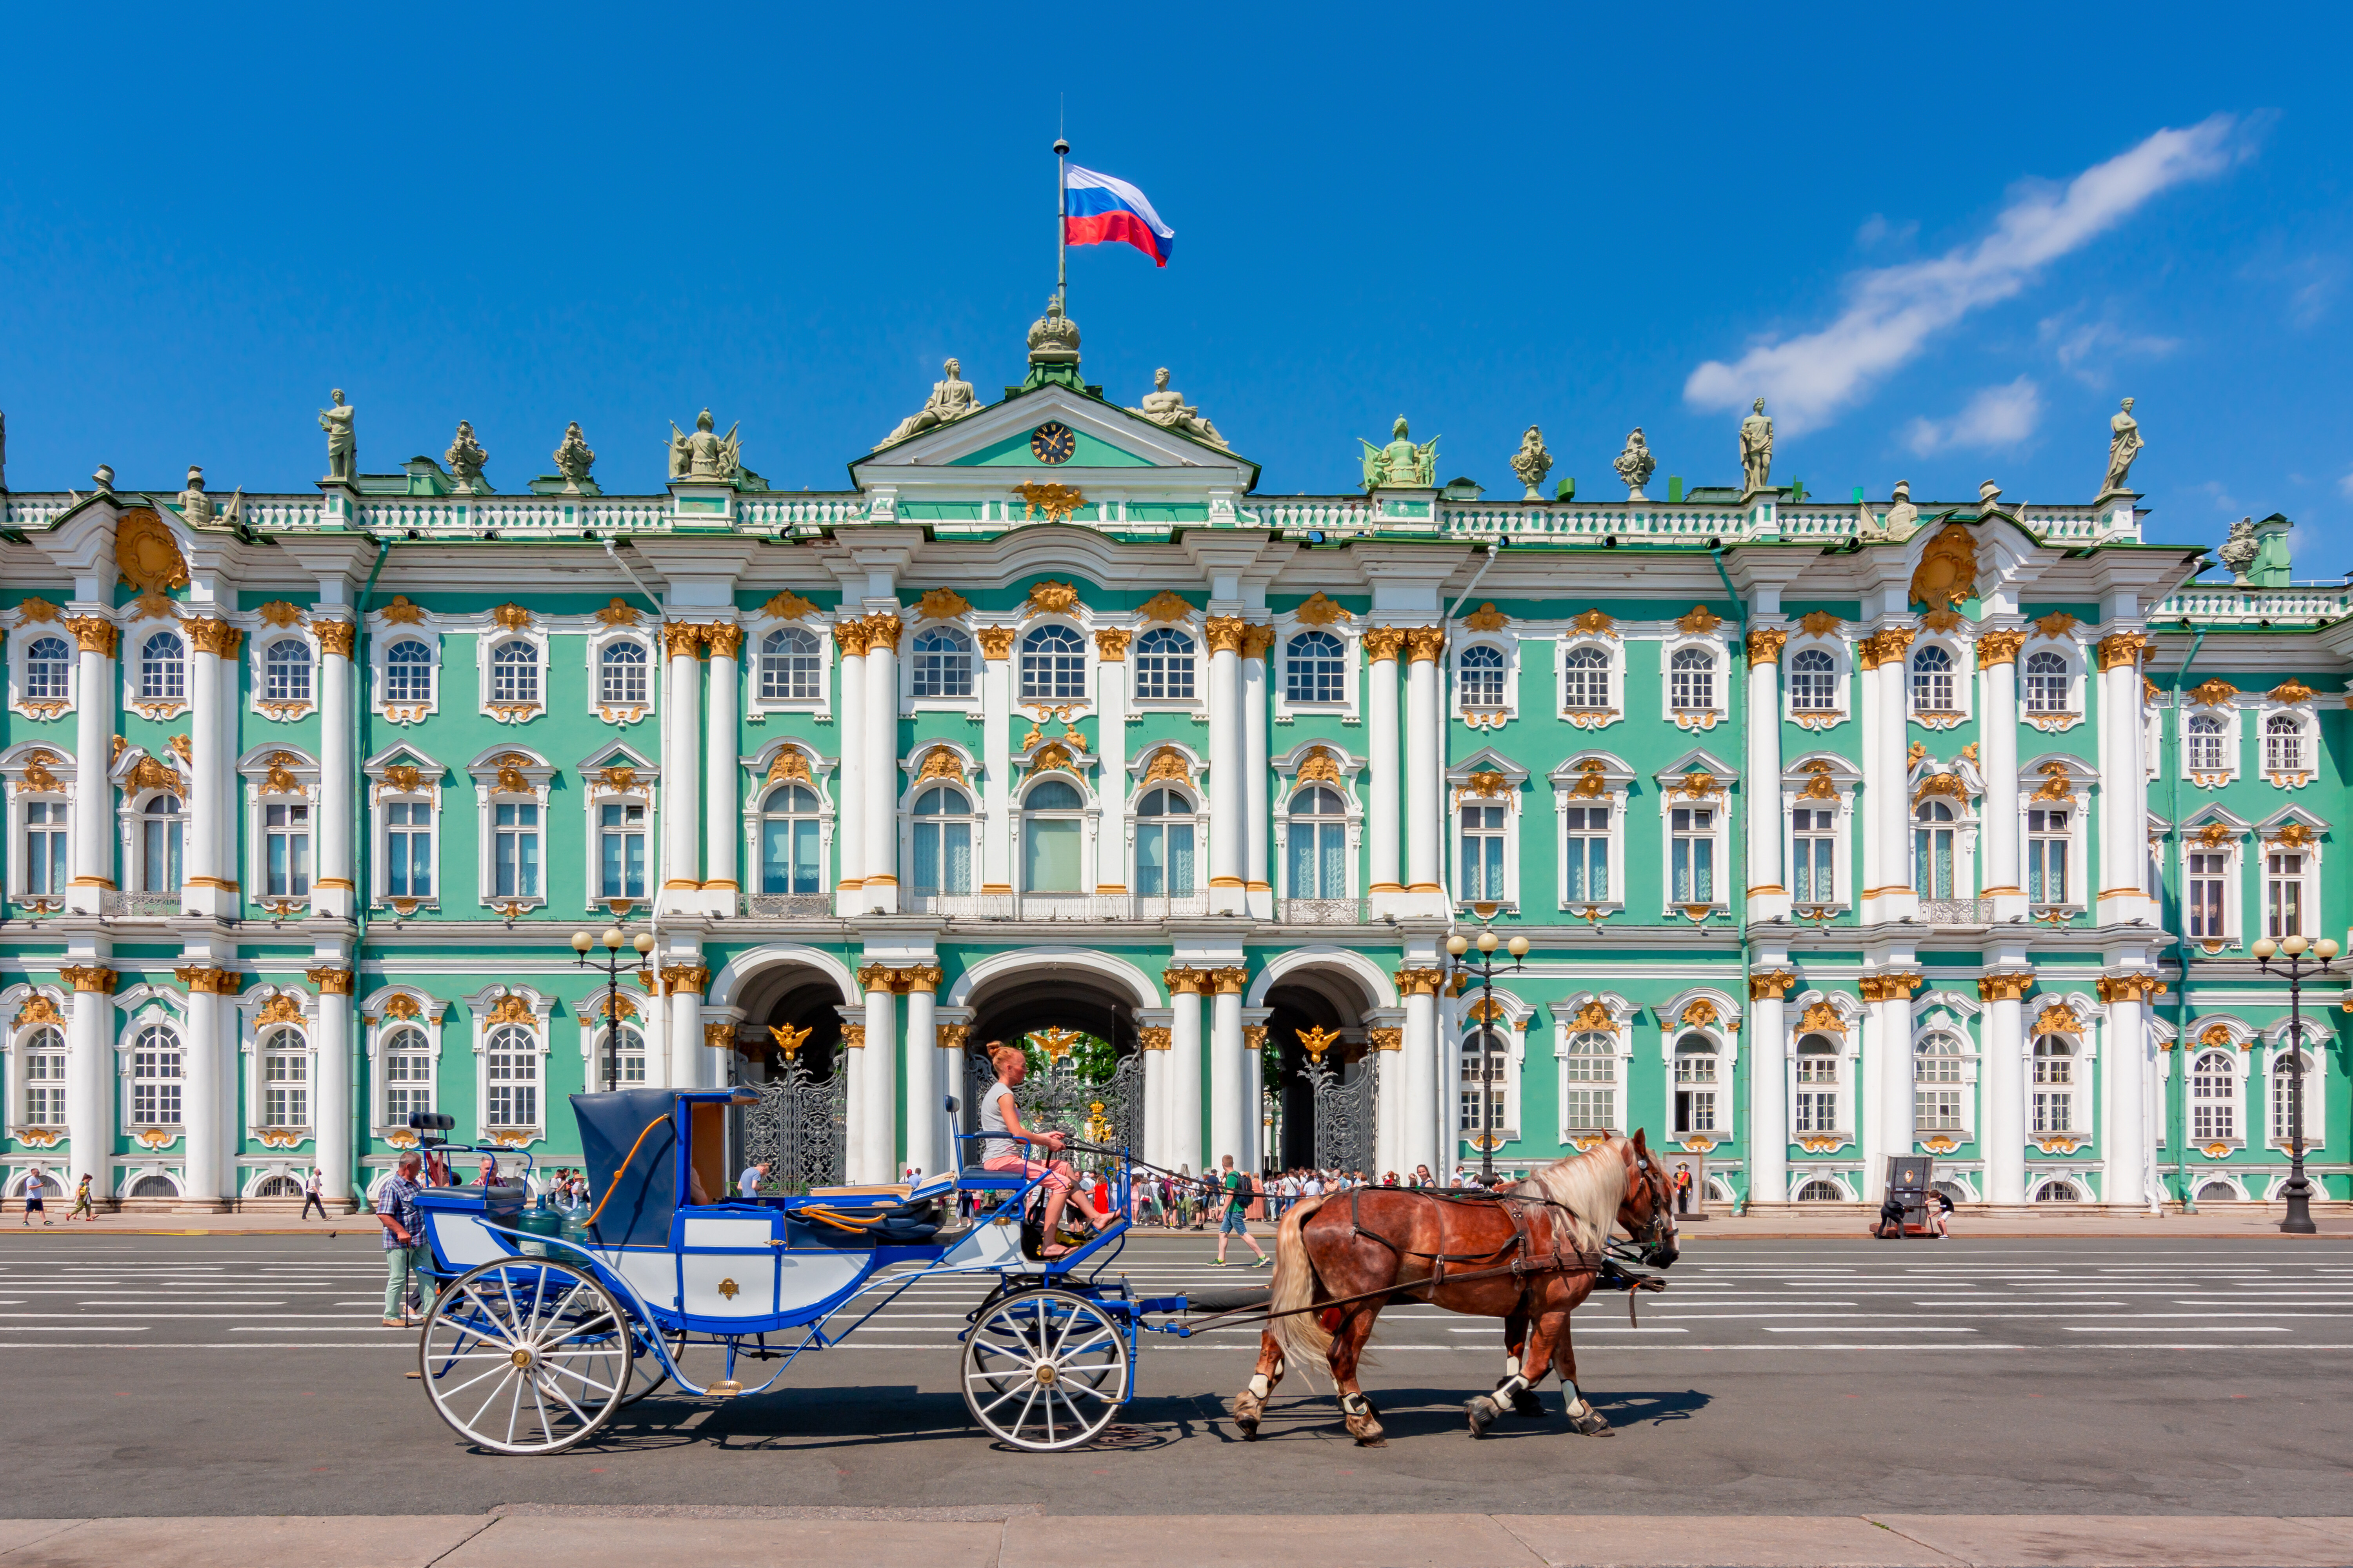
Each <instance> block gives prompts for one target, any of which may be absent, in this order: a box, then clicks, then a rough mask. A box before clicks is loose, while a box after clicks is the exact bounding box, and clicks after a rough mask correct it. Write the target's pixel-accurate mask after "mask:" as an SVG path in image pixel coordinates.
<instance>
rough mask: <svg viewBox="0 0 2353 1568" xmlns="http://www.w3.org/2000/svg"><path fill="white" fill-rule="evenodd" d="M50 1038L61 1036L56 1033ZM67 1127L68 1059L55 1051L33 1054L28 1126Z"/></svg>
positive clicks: (29, 1058)
mask: <svg viewBox="0 0 2353 1568" xmlns="http://www.w3.org/2000/svg"><path fill="white" fill-rule="evenodd" d="M47 1038H49V1039H55V1038H57V1037H56V1036H55V1035H54V1034H52V1035H48V1036H47ZM65 1124H66V1059H65V1058H64V1057H63V1056H61V1055H58V1054H54V1053H51V1052H46V1051H35V1052H31V1053H29V1054H26V1057H25V1125H26V1126H27V1127H63V1126H64V1125H65Z"/></svg>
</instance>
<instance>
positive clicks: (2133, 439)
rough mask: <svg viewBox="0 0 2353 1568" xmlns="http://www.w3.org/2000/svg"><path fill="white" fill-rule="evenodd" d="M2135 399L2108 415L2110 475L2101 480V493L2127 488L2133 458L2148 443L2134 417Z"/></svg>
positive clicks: (2115, 491)
mask: <svg viewBox="0 0 2353 1568" xmlns="http://www.w3.org/2000/svg"><path fill="white" fill-rule="evenodd" d="M2132 406H2133V400H2132V399H2131V398H2129V397H2127V398H2126V399H2125V401H2124V406H2123V407H2122V408H2118V409H2117V410H2116V412H2115V413H2114V414H2112V415H2110V416H2109V417H2108V476H2107V477H2106V478H2105V479H2104V480H2102V481H2100V493H2101V494H2102V495H2114V494H2116V493H2118V492H2120V491H2122V490H2124V489H2125V488H2126V483H2125V482H2126V480H2127V479H2129V478H2130V477H2131V476H2132V465H2133V460H2134V459H2135V458H2137V457H2138V456H2140V454H2141V449H2142V448H2144V447H2146V446H2147V444H2148V443H2147V441H2144V440H2141V439H2140V421H2139V420H2137V419H2136V418H2133V417H2132Z"/></svg>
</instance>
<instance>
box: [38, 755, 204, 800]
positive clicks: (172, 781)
mask: <svg viewBox="0 0 2353 1568" xmlns="http://www.w3.org/2000/svg"><path fill="white" fill-rule="evenodd" d="M26 782H27V783H30V782H31V773H30V770H29V769H28V770H27V771H26ZM124 783H125V787H126V788H127V789H130V790H131V791H132V793H133V794H142V793H144V792H145V791H147V790H150V789H168V790H170V791H171V792H172V793H173V794H174V795H185V794H186V793H187V792H188V791H187V789H186V786H185V785H184V784H183V783H182V782H181V780H180V772H179V769H178V768H167V767H165V766H164V763H163V762H162V761H161V760H159V759H158V758H153V757H142V758H140V759H139V760H138V761H137V762H136V763H134V764H133V765H132V769H131V777H130V778H129V779H126V780H125V781H124Z"/></svg>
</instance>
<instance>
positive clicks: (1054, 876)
mask: <svg viewBox="0 0 2353 1568" xmlns="http://www.w3.org/2000/svg"><path fill="white" fill-rule="evenodd" d="M1073 641H1076V638H1075V635H1074V636H1073ZM1084 806H1085V801H1084V800H1082V799H1081V798H1080V795H1079V789H1078V786H1077V785H1075V784H1071V783H1068V782H1066V781H1065V780H1063V779H1039V781H1038V782H1037V783H1035V784H1032V785H1031V786H1030V787H1029V794H1028V795H1026V796H1024V797H1023V798H1022V801H1021V819H1022V820H1021V887H1022V891H1023V892H1025V893H1082V892H1084V891H1085V886H1084V884H1083V883H1082V879H1081V874H1080V865H1079V859H1080V854H1079V850H1080V834H1081V832H1082V831H1083V823H1082V821H1081V820H1080V812H1081V811H1082V810H1083V809H1084Z"/></svg>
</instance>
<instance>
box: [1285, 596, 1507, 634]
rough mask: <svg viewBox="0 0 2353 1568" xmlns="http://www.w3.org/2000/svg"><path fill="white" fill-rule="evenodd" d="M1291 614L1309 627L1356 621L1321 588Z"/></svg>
mask: <svg viewBox="0 0 2353 1568" xmlns="http://www.w3.org/2000/svg"><path fill="white" fill-rule="evenodd" d="M1486 608H1487V609H1494V608H1495V607H1494V606H1493V605H1492V604H1491V605H1489V606H1487V607H1486ZM1291 613H1292V614H1293V615H1294V616H1296V617H1298V618H1299V620H1301V621H1303V623H1305V624H1306V625H1309V626H1330V625H1332V624H1334V623H1335V622H1336V621H1346V620H1355V619H1356V617H1355V616H1353V615H1350V614H1349V613H1348V612H1347V611H1346V610H1345V609H1341V608H1340V607H1339V606H1338V605H1337V604H1335V603H1334V602H1333V601H1332V599H1331V598H1330V597H1329V596H1328V595H1326V594H1325V593H1324V590H1323V589H1322V588H1317V589H1316V590H1315V591H1314V593H1312V594H1309V595H1308V596H1307V599H1306V600H1305V602H1303V603H1302V604H1301V605H1300V607H1299V608H1298V609H1294V610H1293V611H1292V612H1291Z"/></svg>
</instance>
